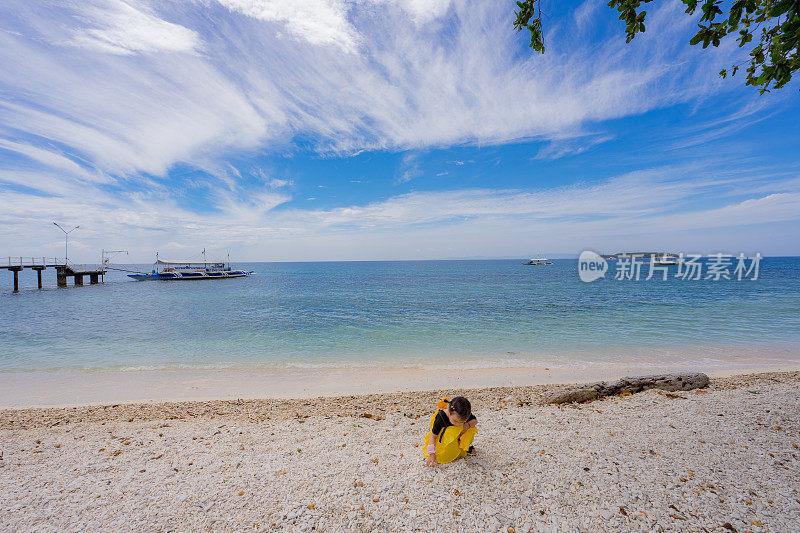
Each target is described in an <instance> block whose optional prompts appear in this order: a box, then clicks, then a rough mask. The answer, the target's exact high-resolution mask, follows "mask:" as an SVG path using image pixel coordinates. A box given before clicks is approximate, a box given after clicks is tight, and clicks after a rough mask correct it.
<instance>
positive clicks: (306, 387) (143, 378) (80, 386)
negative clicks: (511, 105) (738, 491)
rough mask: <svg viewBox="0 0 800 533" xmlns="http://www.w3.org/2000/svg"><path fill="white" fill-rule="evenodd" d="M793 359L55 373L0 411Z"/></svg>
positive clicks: (518, 383) (515, 383)
mask: <svg viewBox="0 0 800 533" xmlns="http://www.w3.org/2000/svg"><path fill="white" fill-rule="evenodd" d="M798 360H799V359H798V358H797V357H795V358H794V359H787V360H786V362H785V363H784V364H780V365H777V364H773V365H770V366H766V365H764V364H758V363H757V362H755V361H724V362H723V363H722V364H720V365H719V366H718V367H717V368H711V369H709V367H707V366H703V365H698V364H686V365H675V364H672V365H659V364H656V363H651V364H647V365H644V364H639V365H637V364H631V363H624V364H617V365H611V364H604V365H588V364H587V365H581V366H574V367H544V366H526V367H490V368H472V369H462V370H455V369H447V368H445V369H435V370H431V369H427V368H409V367H390V366H381V365H378V366H375V367H349V368H341V367H339V368H337V367H332V368H281V369H274V368H273V369H271V368H265V367H259V366H255V367H252V368H246V367H233V368H216V369H214V368H180V369H157V370H128V371H119V370H96V371H73V370H54V371H39V372H0V409H3V408H14V409H17V408H25V407H61V406H79V405H102V404H112V403H142V402H148V403H152V402H165V401H205V400H239V399H245V400H252V399H272V398H281V399H292V398H314V397H318V396H338V395H350V394H375V393H391V392H399V391H405V392H413V391H421V390H435V389H447V388H458V389H476V388H483V387H524V386H532V385H553V384H566V383H582V382H591V381H599V380H613V379H616V378H619V377H620V376H623V375H628V376H630V375H646V374H655V373H668V372H676V371H700V370H702V371H704V372H706V373H707V374H708V375H709V376H712V377H725V376H730V375H734V374H745V373H755V372H779V371H794V370H800V365H798V364H797V361H798Z"/></svg>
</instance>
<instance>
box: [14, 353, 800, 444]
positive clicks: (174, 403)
mask: <svg viewBox="0 0 800 533" xmlns="http://www.w3.org/2000/svg"><path fill="white" fill-rule="evenodd" d="M673 371H677V370H673ZM695 371H699V370H695ZM653 373H657V372H653ZM707 374H708V375H709V377H710V378H711V384H712V385H711V386H713V387H716V388H730V387H736V386H738V385H737V384H739V383H742V382H747V381H749V380H785V379H794V380H796V381H798V382H800V367H791V368H789V367H787V368H782V369H768V370H763V369H762V370H755V371H752V372H738V371H736V370H720V371H718V372H707ZM626 375H634V374H626ZM621 377H623V375H614V376H610V377H608V378H603V379H593V380H583V381H580V380H577V381H575V380H573V381H557V382H556V381H552V382H544V383H531V384H525V385H521V384H512V385H481V386H459V385H456V384H454V383H450V386H449V387H433V388H419V387H418V388H416V389H414V390H393V391H372V392H350V393H342V394H329V395H308V396H292V397H261V398H244V397H239V398H222V399H220V398H205V399H189V400H180V399H178V400H175V399H171V400H153V401H139V402H122V401H120V402H107V403H87V404H79V405H57V406H26V407H10V408H9V407H0V431H2V430H14V429H17V430H18V429H32V428H40V427H55V426H59V425H64V424H70V423H79V422H85V423H96V422H105V421H112V422H119V421H127V422H144V421H152V420H191V419H196V418H200V419H214V418H219V417H221V418H226V417H234V418H242V419H245V420H247V421H249V422H257V421H262V422H263V421H265V420H269V419H273V418H275V417H282V418H284V419H286V418H292V417H300V418H302V417H308V416H321V417H326V418H329V417H331V416H335V417H342V416H353V417H360V416H361V415H363V414H364V413H369V414H371V415H373V416H376V417H379V418H381V417H385V416H387V415H388V414H389V412H391V411H398V412H399V411H402V412H404V413H406V414H410V413H414V412H417V411H419V410H422V411H424V410H425V409H427V408H429V407H430V406H431V405H435V404H436V403H437V402H438V401H439V399H441V398H442V397H443V396H454V395H464V396H467V397H469V398H470V400H471V401H473V402H475V403H476V404H479V405H483V406H484V407H485V408H487V409H498V408H500V409H502V408H505V407H513V406H514V405H536V404H538V402H539V399H540V398H542V397H543V396H545V395H546V394H548V393H551V392H553V391H556V390H560V389H564V388H570V387H574V386H580V385H585V384H587V383H592V382H595V381H602V380H605V381H609V380H615V379H619V378H621Z"/></svg>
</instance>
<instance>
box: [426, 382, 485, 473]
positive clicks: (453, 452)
mask: <svg viewBox="0 0 800 533" xmlns="http://www.w3.org/2000/svg"><path fill="white" fill-rule="evenodd" d="M436 407H438V411H436V412H435V413H433V415H432V416H431V432H430V433H428V434H427V435H425V457H426V458H427V461H426V463H425V464H426V465H427V466H433V465H434V464H436V463H440V464H444V463H449V462H451V461H453V460H455V459H458V458H459V457H466V456H467V455H472V454H474V453H475V448H474V447H473V446H470V445H471V444H472V439H473V438H474V437H475V434H476V433H477V432H478V428H477V427H476V426H477V425H478V419H477V418H475V415H473V414H472V406H471V405H470V403H469V400H467V399H466V398H464V397H463V396H456V397H455V398H453V399H452V400H450V399H449V398H442V401H441V402H439V403H438V404H436Z"/></svg>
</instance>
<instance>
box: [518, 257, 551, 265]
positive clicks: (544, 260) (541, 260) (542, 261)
mask: <svg viewBox="0 0 800 533" xmlns="http://www.w3.org/2000/svg"><path fill="white" fill-rule="evenodd" d="M522 264H523V265H552V264H553V262H552V261H550V260H549V259H547V258H545V257H540V258H538V259H529V260H528V261H527V262H525V263H522Z"/></svg>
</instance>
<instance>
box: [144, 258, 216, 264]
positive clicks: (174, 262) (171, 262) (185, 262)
mask: <svg viewBox="0 0 800 533" xmlns="http://www.w3.org/2000/svg"><path fill="white" fill-rule="evenodd" d="M227 262H228V261H225V260H222V259H220V260H217V261H197V260H192V261H162V260H161V259H156V264H157V265H222V264H225V263H227Z"/></svg>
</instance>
